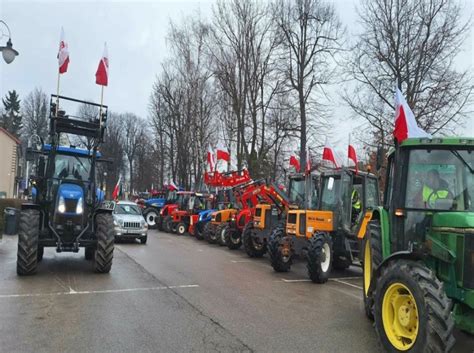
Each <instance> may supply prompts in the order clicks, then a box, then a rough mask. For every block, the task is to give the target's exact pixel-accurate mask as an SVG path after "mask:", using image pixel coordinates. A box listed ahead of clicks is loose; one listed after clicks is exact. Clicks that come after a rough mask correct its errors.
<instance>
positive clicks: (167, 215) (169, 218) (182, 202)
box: [160, 191, 195, 233]
mask: <svg viewBox="0 0 474 353" xmlns="http://www.w3.org/2000/svg"><path fill="white" fill-rule="evenodd" d="M174 192H175V193H176V194H175V195H174V196H173V197H175V199H176V203H170V204H167V205H165V206H164V207H163V208H162V209H161V211H160V217H162V218H163V231H165V232H168V233H171V232H175V231H176V225H177V223H174V222H173V213H175V212H176V211H179V212H183V213H186V209H187V207H188V202H189V198H190V197H191V196H193V195H194V194H195V192H194V191H174Z"/></svg>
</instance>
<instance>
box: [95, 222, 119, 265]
mask: <svg viewBox="0 0 474 353" xmlns="http://www.w3.org/2000/svg"><path fill="white" fill-rule="evenodd" d="M95 223H96V228H95V236H96V238H97V249H96V251H95V271H96V272H99V273H109V272H110V270H111V268H112V259H113V257H114V238H115V235H114V220H113V217H112V215H111V214H110V213H99V214H98V215H97V216H96V218H95Z"/></svg>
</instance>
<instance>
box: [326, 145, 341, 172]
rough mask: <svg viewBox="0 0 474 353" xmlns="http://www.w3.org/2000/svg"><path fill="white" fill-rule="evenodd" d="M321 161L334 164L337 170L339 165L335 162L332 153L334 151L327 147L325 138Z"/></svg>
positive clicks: (334, 156) (334, 155)
mask: <svg viewBox="0 0 474 353" xmlns="http://www.w3.org/2000/svg"><path fill="white" fill-rule="evenodd" d="M323 160H325V161H330V162H332V163H333V164H334V166H335V167H336V168H339V165H338V163H337V160H336V154H335V153H334V150H333V149H332V147H331V146H330V145H329V142H328V139H327V138H326V143H325V144H324V149H323Z"/></svg>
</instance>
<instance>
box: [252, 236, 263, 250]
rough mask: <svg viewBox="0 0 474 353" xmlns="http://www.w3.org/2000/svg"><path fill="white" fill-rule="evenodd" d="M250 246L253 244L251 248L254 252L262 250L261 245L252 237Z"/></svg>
mask: <svg viewBox="0 0 474 353" xmlns="http://www.w3.org/2000/svg"><path fill="white" fill-rule="evenodd" d="M252 244H253V247H254V248H255V250H262V248H263V244H262V243H260V242H258V241H256V240H255V238H254V237H252Z"/></svg>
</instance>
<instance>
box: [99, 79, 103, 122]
mask: <svg viewBox="0 0 474 353" xmlns="http://www.w3.org/2000/svg"><path fill="white" fill-rule="evenodd" d="M101 87H102V89H101V90H100V109H99V125H100V127H102V105H103V103H104V86H103V85H101Z"/></svg>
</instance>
